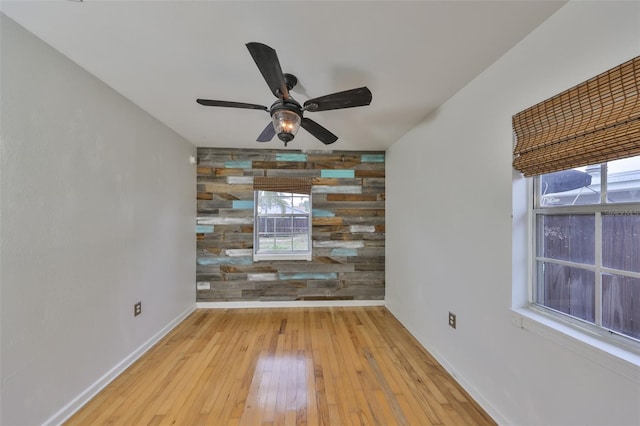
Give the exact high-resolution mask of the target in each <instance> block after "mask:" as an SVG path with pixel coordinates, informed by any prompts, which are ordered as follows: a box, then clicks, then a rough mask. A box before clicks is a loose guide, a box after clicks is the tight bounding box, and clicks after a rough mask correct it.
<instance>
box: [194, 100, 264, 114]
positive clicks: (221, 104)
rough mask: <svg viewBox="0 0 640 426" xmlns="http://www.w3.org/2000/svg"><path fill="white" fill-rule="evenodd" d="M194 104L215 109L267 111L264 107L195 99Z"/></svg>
mask: <svg viewBox="0 0 640 426" xmlns="http://www.w3.org/2000/svg"><path fill="white" fill-rule="evenodd" d="M196 102H197V103H199V104H200V105H204V106H217V107H229V108H245V109H260V110H263V111H269V108H267V107H266V106H264V105H256V104H246V103H244V102H231V101H213V100H211V99H196Z"/></svg>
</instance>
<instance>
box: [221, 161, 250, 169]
mask: <svg viewBox="0 0 640 426" xmlns="http://www.w3.org/2000/svg"><path fill="white" fill-rule="evenodd" d="M224 167H225V168H227V169H250V168H251V160H249V161H225V162H224Z"/></svg>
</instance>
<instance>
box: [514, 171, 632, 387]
mask: <svg viewBox="0 0 640 426" xmlns="http://www.w3.org/2000/svg"><path fill="white" fill-rule="evenodd" d="M519 179H523V180H525V182H524V185H522V182H518V183H517V185H514V199H519V200H522V199H523V198H525V197H522V194H521V193H520V191H521V190H522V189H523V187H524V188H526V192H527V194H526V200H527V210H526V211H527V213H526V214H527V220H526V221H518V220H515V222H514V224H515V223H517V224H519V225H514V226H518V227H520V226H526V227H527V230H526V239H525V241H524V242H523V241H522V239H521V238H516V233H517V234H521V233H522V231H523V230H522V229H519V230H517V229H514V241H513V244H514V247H518V246H519V247H520V248H521V249H522V250H523V251H524V252H525V256H526V259H527V266H526V274H527V278H526V280H520V279H514V284H513V285H514V286H517V287H515V288H514V294H520V293H522V290H523V288H521V287H520V286H522V287H525V286H526V287H527V288H526V293H527V297H528V300H527V302H526V303H519V302H518V301H516V300H515V299H516V298H517V297H516V298H514V300H513V302H512V304H513V306H512V308H511V324H512V325H513V326H515V327H517V328H520V329H522V330H526V331H530V332H533V333H535V334H536V335H538V336H540V337H543V338H545V339H546V340H549V341H551V342H552V343H554V344H557V345H559V346H562V347H564V348H565V349H568V350H570V351H571V352H574V353H576V354H578V355H580V356H583V357H585V358H586V359H588V360H590V361H592V362H594V363H596V364H598V365H601V366H603V367H606V368H608V369H610V370H612V371H614V372H617V373H619V374H621V375H623V376H624V377H627V378H629V379H631V380H633V381H635V382H637V383H640V344H638V343H637V342H635V341H633V340H630V339H627V338H624V337H620V336H617V335H615V334H612V335H604V334H605V333H603V331H604V330H601V329H600V328H598V327H596V326H593V327H592V326H590V325H589V324H586V323H582V322H581V321H578V320H572V319H571V318H570V317H568V316H566V315H561V314H558V313H555V312H553V311H552V310H550V309H545V308H543V307H541V306H539V305H537V304H535V303H533V300H534V291H535V283H534V267H533V255H534V253H535V252H534V246H535V240H534V239H535V234H534V220H535V217H534V216H535V215H534V213H533V205H534V189H533V186H534V185H533V179H530V178H524V177H522V176H520V177H519ZM515 183H516V182H514V184H515ZM515 192H517V193H515ZM514 218H515V216H514ZM513 262H514V266H513V267H514V270H517V269H522V268H521V266H522V264H521V263H520V262H517V260H516V257H514V258H513ZM516 263H517V264H516ZM523 273H524V271H523ZM595 329H597V332H596V331H595Z"/></svg>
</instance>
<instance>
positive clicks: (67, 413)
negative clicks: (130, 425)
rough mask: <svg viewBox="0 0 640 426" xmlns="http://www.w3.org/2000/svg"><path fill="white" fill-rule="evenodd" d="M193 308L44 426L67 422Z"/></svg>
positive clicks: (158, 333)
mask: <svg viewBox="0 0 640 426" xmlns="http://www.w3.org/2000/svg"><path fill="white" fill-rule="evenodd" d="M195 308H196V307H195V306H190V307H189V308H187V309H186V310H185V311H184V312H182V313H181V314H180V315H178V316H177V317H176V318H174V319H173V320H172V321H171V322H170V323H169V324H167V325H166V326H164V327H163V328H162V329H161V330H160V331H158V332H157V333H156V334H154V335H153V336H152V337H151V338H150V339H149V340H147V341H146V342H144V343H143V344H142V345H141V346H140V347H139V348H138V349H136V350H135V351H133V352H132V353H131V354H129V355H128V356H127V357H126V358H125V359H123V360H122V361H120V362H119V363H118V364H117V365H115V366H114V367H113V368H112V369H111V370H109V371H108V372H107V373H105V374H104V375H103V376H102V377H100V378H99V379H98V380H96V381H95V382H94V383H93V384H92V385H91V386H89V387H88V388H87V389H85V390H84V391H83V392H82V393H81V394H80V395H78V396H77V397H75V398H74V399H73V400H72V401H71V402H69V403H68V404H67V405H65V406H64V407H62V408H61V409H60V410H59V411H58V412H57V413H55V414H54V415H53V416H51V417H50V418H49V419H48V420H47V421H45V422H44V424H45V425H61V424H62V423H63V422H65V421H66V420H68V419H69V418H70V417H71V416H72V415H73V414H75V412H76V411H78V410H79V409H80V408H82V406H84V405H85V404H86V403H87V402H89V401H90V400H91V399H92V398H93V397H94V396H96V395H97V394H98V392H100V391H101V390H102V389H104V388H105V387H106V386H107V385H108V384H109V383H111V382H112V381H113V380H114V379H115V378H116V377H118V376H119V375H120V374H122V372H123V371H124V370H126V369H127V368H128V367H129V366H130V365H131V364H133V363H134V362H135V361H137V360H138V358H140V357H141V356H142V355H144V354H145V352H147V351H148V350H149V349H151V348H152V347H153V345H155V344H156V343H158V342H159V341H160V339H162V338H163V337H164V336H166V335H167V334H168V333H169V332H170V331H171V330H173V329H174V328H175V327H176V326H177V325H178V324H180V323H181V322H182V321H183V320H184V319H185V318H186V317H187V316H189V314H191V313H192V312H193V311H194V310H195Z"/></svg>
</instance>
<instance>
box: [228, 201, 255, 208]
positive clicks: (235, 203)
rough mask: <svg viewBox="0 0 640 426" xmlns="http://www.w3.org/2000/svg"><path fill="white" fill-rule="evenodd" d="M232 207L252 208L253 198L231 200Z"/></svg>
mask: <svg viewBox="0 0 640 426" xmlns="http://www.w3.org/2000/svg"><path fill="white" fill-rule="evenodd" d="M233 208H234V209H251V210H253V200H233Z"/></svg>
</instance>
